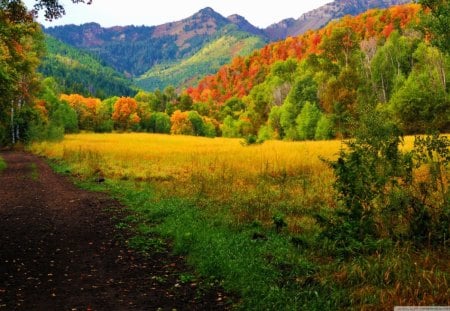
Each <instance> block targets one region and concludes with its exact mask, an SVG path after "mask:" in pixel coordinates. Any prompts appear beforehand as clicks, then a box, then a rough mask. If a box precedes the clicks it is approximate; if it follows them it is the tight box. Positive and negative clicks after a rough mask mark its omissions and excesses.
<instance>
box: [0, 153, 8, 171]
mask: <svg viewBox="0 0 450 311" xmlns="http://www.w3.org/2000/svg"><path fill="white" fill-rule="evenodd" d="M6 167H7V165H6V162H5V160H4V159H3V158H2V157H1V156H0V172H1V171H3V170H5V169H6Z"/></svg>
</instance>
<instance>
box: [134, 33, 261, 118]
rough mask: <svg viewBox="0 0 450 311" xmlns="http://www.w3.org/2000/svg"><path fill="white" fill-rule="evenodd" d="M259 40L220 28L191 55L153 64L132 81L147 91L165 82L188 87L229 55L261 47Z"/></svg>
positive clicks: (226, 60)
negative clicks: (218, 31)
mask: <svg viewBox="0 0 450 311" xmlns="http://www.w3.org/2000/svg"><path fill="white" fill-rule="evenodd" d="M263 43H264V41H263V40H262V39H261V38H260V37H257V36H252V35H250V34H247V33H242V32H239V31H236V30H231V31H227V32H226V33H225V34H222V32H220V34H218V35H216V38H214V39H213V40H211V42H210V43H207V44H206V45H204V46H203V47H202V48H201V49H200V50H199V51H198V52H196V53H195V54H194V55H192V56H191V57H189V58H185V59H182V60H179V61H177V62H171V63H165V64H161V65H155V66H153V67H152V68H151V69H150V70H149V71H147V72H146V73H144V74H143V75H141V76H139V78H138V79H137V80H136V82H135V83H136V85H137V86H138V87H141V88H143V89H145V90H149V91H153V90H156V89H164V88H165V87H167V86H169V85H176V86H178V87H189V86H192V85H194V84H195V83H197V82H198V80H199V79H200V78H202V77H204V76H206V75H208V74H213V73H215V72H217V70H218V69H219V68H220V67H221V66H223V65H224V64H226V63H228V62H229V61H230V60H231V59H232V58H233V57H235V56H237V55H241V56H245V55H248V54H250V53H251V52H252V51H254V50H255V49H257V48H261V47H263ZM183 110H185V111H186V110H189V109H183Z"/></svg>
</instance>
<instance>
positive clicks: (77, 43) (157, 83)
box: [44, 0, 408, 91]
mask: <svg viewBox="0 0 450 311" xmlns="http://www.w3.org/2000/svg"><path fill="white" fill-rule="evenodd" d="M403 2H408V1H406V0H350V1H344V0H336V1H334V2H332V3H329V4H327V5H325V6H322V7H320V8H318V9H316V10H313V11H311V12H309V13H306V14H304V15H303V16H302V17H300V18H299V19H286V20H283V21H281V22H279V23H277V24H273V25H271V26H269V27H268V28H267V29H260V28H258V27H255V26H253V25H252V24H251V23H249V22H248V21H247V20H246V19H245V18H244V17H242V16H240V15H236V14H235V15H231V16H228V17H224V16H222V15H221V14H219V13H217V12H215V11H214V10H213V9H212V8H209V7H207V8H204V9H202V10H200V11H198V12H197V13H195V14H193V15H192V16H190V17H188V18H185V19H182V20H180V21H174V22H170V23H166V24H162V25H158V26H116V27H110V28H103V27H101V26H100V25H99V24H96V23H88V24H84V25H79V26H77V25H65V26H56V27H50V28H44V32H45V33H46V34H48V35H51V36H52V37H55V38H57V39H58V40H60V41H62V42H64V43H65V44H68V45H70V46H72V47H74V48H77V49H80V50H82V51H84V52H88V53H90V55H93V56H95V58H96V59H97V60H101V63H102V65H107V66H109V67H111V68H113V69H114V70H116V71H117V72H119V73H120V74H119V75H125V76H126V77H127V78H132V79H134V81H135V82H136V84H138V85H139V87H142V88H144V89H146V90H149V91H151V90H154V89H155V88H160V89H163V88H165V87H166V86H168V85H169V84H173V85H175V86H176V87H180V86H189V85H192V84H193V83H195V82H196V81H198V79H199V78H201V77H203V76H205V75H208V74H213V73H215V72H216V71H217V69H218V68H220V66H222V65H224V64H226V63H227V62H229V61H230V60H231V58H232V57H234V56H238V55H239V56H245V55H249V54H250V53H251V52H252V51H253V50H255V49H257V48H260V47H261V46H262V44H263V43H267V42H269V41H274V40H279V39H284V38H286V37H287V36H293V35H297V34H300V33H303V32H305V31H306V30H308V29H310V28H311V29H315V28H319V27H321V26H323V25H324V24H327V23H328V22H329V21H330V20H333V19H336V18H338V17H340V16H343V15H346V14H356V13H360V12H363V11H365V10H366V9H367V8H371V7H386V6H389V5H392V4H398V3H403ZM221 44H222V45H221ZM50 53H51V51H50ZM90 74H92V72H91V73H90ZM91 80H92V79H91Z"/></svg>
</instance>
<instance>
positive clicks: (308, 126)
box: [296, 102, 321, 140]
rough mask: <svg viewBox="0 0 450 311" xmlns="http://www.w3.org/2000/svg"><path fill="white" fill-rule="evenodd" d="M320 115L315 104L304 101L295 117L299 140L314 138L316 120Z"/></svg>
mask: <svg viewBox="0 0 450 311" xmlns="http://www.w3.org/2000/svg"><path fill="white" fill-rule="evenodd" d="M320 117H321V113H320V110H319V108H317V106H316V105H315V104H311V103H310V102H306V103H305V105H304V106H303V108H302V111H301V112H300V114H299V115H298V117H297V119H296V123H297V131H298V138H299V139H300V140H307V139H314V135H315V133H316V127H317V122H318V121H319V119H320Z"/></svg>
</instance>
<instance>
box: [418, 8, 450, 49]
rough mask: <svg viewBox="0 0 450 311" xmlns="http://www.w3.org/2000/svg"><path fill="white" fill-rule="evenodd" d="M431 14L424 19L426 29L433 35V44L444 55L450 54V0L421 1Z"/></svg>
mask: <svg viewBox="0 0 450 311" xmlns="http://www.w3.org/2000/svg"><path fill="white" fill-rule="evenodd" d="M418 2H419V3H420V4H422V5H423V6H424V7H425V8H428V9H430V10H431V14H430V15H427V16H424V17H423V21H424V22H423V25H424V27H425V29H426V30H427V31H429V32H431V33H432V42H433V44H435V45H436V46H437V47H439V48H440V49H441V50H442V51H443V52H444V53H449V52H450V32H449V30H448V25H450V3H449V1H448V0H419V1H418Z"/></svg>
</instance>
